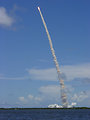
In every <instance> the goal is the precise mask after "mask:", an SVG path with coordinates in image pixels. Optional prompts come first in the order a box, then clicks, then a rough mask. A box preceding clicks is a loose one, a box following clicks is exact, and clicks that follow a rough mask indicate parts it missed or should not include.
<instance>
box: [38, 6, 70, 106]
mask: <svg viewBox="0 0 90 120" xmlns="http://www.w3.org/2000/svg"><path fill="white" fill-rule="evenodd" d="M38 10H39V13H40V16H41V19H42V22H43V25H44V27H45V30H46V33H47V36H48V40H49V43H50V49H51V52H52V56H53V59H54V63H55V66H56V70H57V74H58V79H59V81H60V86H61V100H62V104H63V107H64V108H67V107H68V101H67V96H66V92H65V85H64V80H63V79H62V77H61V72H60V69H59V64H58V61H57V58H56V55H55V51H54V49H53V45H52V40H51V37H50V35H49V32H48V29H47V26H46V23H45V21H44V18H43V15H42V13H41V10H40V7H38Z"/></svg>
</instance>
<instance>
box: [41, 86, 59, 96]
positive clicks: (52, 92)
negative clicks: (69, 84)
mask: <svg viewBox="0 0 90 120" xmlns="http://www.w3.org/2000/svg"><path fill="white" fill-rule="evenodd" d="M39 92H41V93H43V94H44V95H49V96H57V95H59V94H60V86H59V85H58V86H57V85H47V86H42V87H40V88H39Z"/></svg>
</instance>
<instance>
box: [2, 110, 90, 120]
mask: <svg viewBox="0 0 90 120" xmlns="http://www.w3.org/2000/svg"><path fill="white" fill-rule="evenodd" d="M0 120H90V109H67V110H66V109H30V110H0Z"/></svg>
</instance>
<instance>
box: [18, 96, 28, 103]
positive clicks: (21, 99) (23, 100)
mask: <svg viewBox="0 0 90 120" xmlns="http://www.w3.org/2000/svg"><path fill="white" fill-rule="evenodd" d="M19 100H20V101H21V102H23V103H26V102H27V100H26V99H25V98H24V97H19Z"/></svg>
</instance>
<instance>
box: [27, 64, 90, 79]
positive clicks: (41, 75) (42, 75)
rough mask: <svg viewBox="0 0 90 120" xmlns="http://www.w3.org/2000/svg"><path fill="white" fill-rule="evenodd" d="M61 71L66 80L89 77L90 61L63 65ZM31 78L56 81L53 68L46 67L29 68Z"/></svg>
mask: <svg viewBox="0 0 90 120" xmlns="http://www.w3.org/2000/svg"><path fill="white" fill-rule="evenodd" d="M61 71H62V73H63V74H64V75H65V79H66V78H67V81H71V80H74V79H76V78H82V79H83V78H88V80H89V78H90V63H88V64H81V65H64V66H61ZM28 72H29V74H30V77H31V79H33V80H48V81H56V80H57V73H56V69H55V68H48V69H29V70H28Z"/></svg>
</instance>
